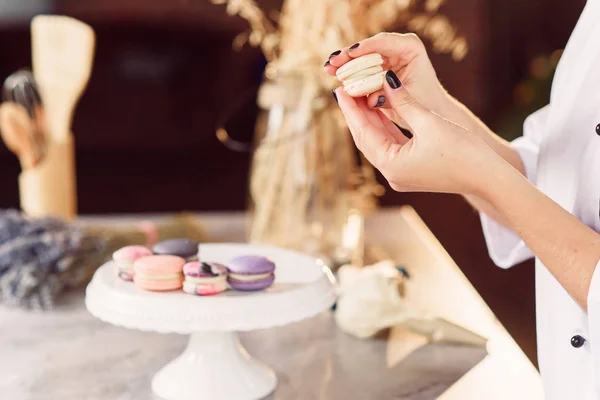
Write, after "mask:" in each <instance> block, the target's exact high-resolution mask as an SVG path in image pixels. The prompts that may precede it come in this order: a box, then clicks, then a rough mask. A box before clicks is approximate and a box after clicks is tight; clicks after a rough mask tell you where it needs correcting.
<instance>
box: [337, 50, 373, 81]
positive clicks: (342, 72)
mask: <svg viewBox="0 0 600 400" xmlns="http://www.w3.org/2000/svg"><path fill="white" fill-rule="evenodd" d="M382 64H383V58H382V57H381V55H380V54H378V53H372V54H367V55H365V56H362V57H358V58H355V59H353V60H350V61H348V62H347V63H346V64H344V65H342V66H341V67H339V68H338V70H337V72H336V73H335V74H336V76H337V78H338V80H340V81H344V80H346V79H348V78H350V77H351V76H352V75H353V74H356V73H357V72H360V71H362V70H365V69H367V68H371V67H376V66H378V65H382Z"/></svg>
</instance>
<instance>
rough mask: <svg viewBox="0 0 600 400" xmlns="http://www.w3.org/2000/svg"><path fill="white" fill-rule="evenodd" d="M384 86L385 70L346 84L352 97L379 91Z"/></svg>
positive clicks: (347, 90)
mask: <svg viewBox="0 0 600 400" xmlns="http://www.w3.org/2000/svg"><path fill="white" fill-rule="evenodd" d="M382 87H383V72H380V73H378V74H376V75H371V76H367V77H366V78H362V79H359V80H356V81H353V82H352V83H350V84H348V85H346V84H344V90H346V93H348V94H349V95H350V96H352V97H361V96H366V95H368V94H371V93H373V92H376V91H378V90H379V89H381V88H382Z"/></svg>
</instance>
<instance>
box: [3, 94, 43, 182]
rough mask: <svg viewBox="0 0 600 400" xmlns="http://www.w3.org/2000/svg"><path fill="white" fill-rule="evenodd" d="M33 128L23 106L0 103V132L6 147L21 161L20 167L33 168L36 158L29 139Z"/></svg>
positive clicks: (33, 147) (24, 168)
mask: <svg viewBox="0 0 600 400" xmlns="http://www.w3.org/2000/svg"><path fill="white" fill-rule="evenodd" d="M32 129H33V126H32V125H31V119H30V118H29V115H28V114H27V110H25V108H24V107H23V106H21V105H20V104H17V103H13V102H4V103H2V104H0V133H1V135H2V140H4V144H6V147H8V149H9V150H10V151H11V152H13V153H14V154H15V155H16V156H17V157H18V158H19V161H20V163H21V168H22V169H23V170H27V169H30V168H33V167H34V166H35V165H36V164H37V162H38V158H37V156H36V150H35V146H34V145H33V143H32V141H31V134H30V133H29V132H30V131H31V130H32Z"/></svg>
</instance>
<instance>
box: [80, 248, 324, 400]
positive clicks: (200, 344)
mask: <svg viewBox="0 0 600 400" xmlns="http://www.w3.org/2000/svg"><path fill="white" fill-rule="evenodd" d="M245 254H259V255H264V256H266V257H269V258H271V259H272V260H273V261H274V262H275V264H276V265H277V269H276V271H275V282H274V283H273V285H272V286H271V287H270V288H268V289H266V290H264V291H260V292H250V293H248V292H236V291H227V292H224V293H221V294H218V295H216V296H206V297H200V296H191V295H188V294H185V293H183V292H182V291H174V292H165V293H158V292H148V291H144V290H141V289H139V288H138V287H137V286H135V285H134V284H133V283H131V282H125V281H122V280H120V279H119V278H118V277H117V276H116V271H115V266H114V265H113V264H112V262H109V263H107V264H105V265H103V266H102V267H100V268H99V269H98V271H96V273H95V274H94V277H93V279H92V281H91V282H90V284H89V285H88V287H87V290H86V298H85V304H86V307H87V309H88V311H89V312H90V313H91V314H92V315H94V316H95V317H97V318H99V319H101V320H103V321H105V322H107V323H111V324H113V325H118V326H123V327H126V328H131V329H139V330H143V331H153V332H159V333H180V334H186V335H190V341H189V343H188V346H187V348H186V349H185V351H184V352H183V353H182V354H181V355H179V357H177V358H175V359H174V360H173V361H171V362H170V363H169V364H167V365H166V366H165V367H163V368H162V369H161V370H160V371H159V372H157V373H156V375H155V376H154V379H153V380H152V390H153V392H154V393H155V394H156V395H157V396H159V397H160V398H162V399H164V400H192V399H193V400H201V399H207V400H257V399H260V398H262V397H265V396H267V395H268V394H269V393H271V392H272V391H273V390H274V389H275V386H276V384H277V378H276V376H275V373H274V372H273V371H272V370H270V369H269V368H268V367H267V366H265V365H263V364H262V363H260V362H259V361H258V360H256V359H254V358H252V357H251V356H250V355H249V354H248V352H246V351H245V350H244V348H243V347H242V345H241V344H240V342H239V340H238V337H237V334H236V333H235V332H240V331H251V330H255V329H265V328H271V327H275V326H281V325H286V324H289V323H292V322H295V321H299V320H301V319H304V318H308V317H311V316H314V315H316V314H318V313H320V312H322V311H324V310H326V309H328V308H329V307H331V305H332V304H333V303H334V301H335V295H334V289H333V286H334V284H335V282H334V278H333V275H332V274H331V271H330V270H329V268H327V267H326V266H324V265H323V264H322V263H321V262H320V261H319V260H315V259H313V258H311V257H308V256H306V255H303V254H299V253H296V252H292V251H288V250H283V249H279V248H275V247H270V246H256V245H248V244H202V245H201V246H200V257H201V259H203V260H207V261H216V262H221V263H224V264H226V263H227V261H228V260H230V259H231V258H232V257H236V256H239V255H245ZM284 356H285V355H282V357H284Z"/></svg>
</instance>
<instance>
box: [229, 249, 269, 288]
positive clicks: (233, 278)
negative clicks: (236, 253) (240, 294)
mask: <svg viewBox="0 0 600 400" xmlns="http://www.w3.org/2000/svg"><path fill="white" fill-rule="evenodd" d="M227 268H228V269H229V277H228V282H229V286H230V287H231V288H232V289H233V290H241V291H255V290H263V289H266V288H268V287H269V286H271V285H272V284H273V281H274V280H275V274H274V271H275V263H274V262H273V261H271V260H269V259H268V258H266V257H263V256H256V255H248V256H240V257H236V258H234V259H233V260H231V261H229V263H227Z"/></svg>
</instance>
